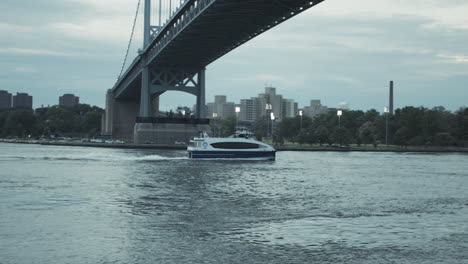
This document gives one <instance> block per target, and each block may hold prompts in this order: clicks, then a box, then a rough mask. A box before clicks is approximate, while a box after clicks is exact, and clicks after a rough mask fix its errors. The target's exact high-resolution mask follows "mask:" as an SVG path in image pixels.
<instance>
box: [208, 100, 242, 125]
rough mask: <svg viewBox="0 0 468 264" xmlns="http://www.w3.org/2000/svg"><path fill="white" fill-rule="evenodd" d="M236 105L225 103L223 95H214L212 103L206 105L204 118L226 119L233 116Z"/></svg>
mask: <svg viewBox="0 0 468 264" xmlns="http://www.w3.org/2000/svg"><path fill="white" fill-rule="evenodd" d="M235 108H236V104H234V103H231V102H227V100H226V96H225V95H215V100H214V102H213V103H207V104H206V116H207V117H208V118H220V119H226V118H228V117H230V116H235V115H236V113H235Z"/></svg>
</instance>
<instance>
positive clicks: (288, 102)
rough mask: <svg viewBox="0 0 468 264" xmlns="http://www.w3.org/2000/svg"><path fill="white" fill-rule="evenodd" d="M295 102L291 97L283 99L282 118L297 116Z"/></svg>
mask: <svg viewBox="0 0 468 264" xmlns="http://www.w3.org/2000/svg"><path fill="white" fill-rule="evenodd" d="M297 108H298V107H297V103H296V102H294V100H293V99H283V118H292V117H295V116H297V114H298V109H297Z"/></svg>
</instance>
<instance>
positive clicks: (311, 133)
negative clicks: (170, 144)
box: [212, 106, 468, 147]
mask: <svg viewBox="0 0 468 264" xmlns="http://www.w3.org/2000/svg"><path fill="white" fill-rule="evenodd" d="M236 123H237V122H236V119H235V117H231V118H228V119H226V120H224V121H222V122H217V123H215V124H213V125H212V132H214V133H215V134H217V135H220V136H227V135H229V134H232V133H233V132H234V130H235V126H236ZM252 130H253V132H254V134H255V136H256V137H257V138H262V137H265V136H270V135H271V132H273V142H274V143H276V144H283V143H285V142H292V143H300V144H318V145H340V146H349V145H351V144H355V145H358V146H360V145H374V146H378V145H382V144H386V143H388V144H389V145H398V146H403V147H408V146H459V147H466V146H468V108H460V109H459V110H457V111H455V112H450V111H447V110H446V109H445V108H444V107H441V106H439V107H434V108H432V109H428V108H425V107H412V106H408V107H404V108H402V109H397V110H396V111H395V113H394V114H393V115H390V114H389V115H388V116H387V115H386V114H381V113H379V112H377V111H376V110H374V109H372V110H369V111H366V112H364V111H360V110H356V111H355V110H343V114H342V116H341V117H340V120H339V118H338V116H337V114H336V112H328V113H326V114H321V115H318V116H316V117H314V118H309V117H307V116H302V117H300V116H296V117H294V118H286V119H283V120H282V121H281V122H278V121H274V122H272V121H271V120H269V119H267V118H264V119H263V120H258V121H257V122H255V123H254V124H253V127H252Z"/></svg>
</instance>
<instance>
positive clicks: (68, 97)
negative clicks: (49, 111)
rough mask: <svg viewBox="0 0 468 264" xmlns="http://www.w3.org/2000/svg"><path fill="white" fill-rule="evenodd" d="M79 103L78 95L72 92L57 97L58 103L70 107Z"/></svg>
mask: <svg viewBox="0 0 468 264" xmlns="http://www.w3.org/2000/svg"><path fill="white" fill-rule="evenodd" d="M79 103H80V97H78V96H75V95H74V94H64V95H62V96H60V97H59V105H62V106H66V107H72V106H75V105H77V104H79Z"/></svg>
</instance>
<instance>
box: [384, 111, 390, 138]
mask: <svg viewBox="0 0 468 264" xmlns="http://www.w3.org/2000/svg"><path fill="white" fill-rule="evenodd" d="M384 113H385V145H387V146H388V113H389V110H388V107H384Z"/></svg>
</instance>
